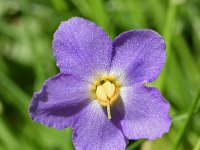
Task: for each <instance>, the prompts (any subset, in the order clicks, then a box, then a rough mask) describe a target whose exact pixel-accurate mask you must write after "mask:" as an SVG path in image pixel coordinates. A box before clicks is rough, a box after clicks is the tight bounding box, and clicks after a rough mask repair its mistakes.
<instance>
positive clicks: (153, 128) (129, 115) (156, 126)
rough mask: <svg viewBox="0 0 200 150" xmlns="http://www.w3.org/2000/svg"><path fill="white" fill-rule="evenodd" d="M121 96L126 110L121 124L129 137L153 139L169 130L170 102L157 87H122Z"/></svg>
mask: <svg viewBox="0 0 200 150" xmlns="http://www.w3.org/2000/svg"><path fill="white" fill-rule="evenodd" d="M121 97H122V99H123V105H124V110H125V112H124V118H123V119H122V121H121V125H122V128H123V132H124V134H125V135H126V136H127V137H128V138H129V139H140V138H147V139H149V140H153V139H155V138H158V137H161V136H162V135H163V134H164V133H166V132H168V131H169V128H170V125H171V119H170V116H169V115H168V111H169V104H168V102H167V101H165V100H164V98H163V97H162V96H161V95H160V92H159V91H158V90H157V89H156V88H152V87H130V86H129V87H122V88H121ZM118 110H119V111H120V109H118Z"/></svg>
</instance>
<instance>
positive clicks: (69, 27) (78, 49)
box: [53, 17, 112, 80]
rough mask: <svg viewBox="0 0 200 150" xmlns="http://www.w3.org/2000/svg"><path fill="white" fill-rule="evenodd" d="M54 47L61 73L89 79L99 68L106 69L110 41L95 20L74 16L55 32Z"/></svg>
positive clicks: (100, 69)
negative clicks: (93, 21)
mask: <svg viewBox="0 0 200 150" xmlns="http://www.w3.org/2000/svg"><path fill="white" fill-rule="evenodd" d="M53 51H54V55H55V57H56V61H57V66H58V67H59V68H60V71H61V73H67V74H73V75H74V76H77V77H79V78H82V79H86V80H89V77H90V76H91V75H94V74H95V73H97V72H98V71H109V67H110V62H111V55H112V41H111V39H110V38H109V36H108V35H107V34H106V33H105V32H104V31H103V30H102V29H101V28H100V27H98V26H97V25H96V24H94V23H92V22H90V21H88V20H85V19H83V18H78V17H73V18H71V19H69V20H68V21H65V22H62V23H61V25H60V26H59V28H58V29H57V31H56V32H55V34H54V39H53Z"/></svg>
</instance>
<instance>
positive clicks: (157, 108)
mask: <svg viewBox="0 0 200 150" xmlns="http://www.w3.org/2000/svg"><path fill="white" fill-rule="evenodd" d="M53 52H54V55H55V58H56V62H57V66H58V67H59V69H60V73H59V74H58V75H57V76H55V77H52V78H50V79H48V80H46V81H45V83H44V86H43V88H42V89H41V91H39V92H36V93H35V94H34V96H33V99H32V102H31V105H30V110H29V112H30V116H31V117H32V119H33V120H35V121H37V122H39V123H41V124H44V125H46V126H49V127H53V128H56V129H64V128H67V127H71V128H73V143H74V146H75V148H76V149H78V150H86V149H87V150H122V149H125V147H126V144H127V143H128V139H140V138H147V139H149V140H153V139H155V138H158V137H161V136H162V135H163V134H164V133H166V132H168V131H169V128H170V125H171V119H170V117H169V115H168V111H169V104H168V103H167V102H166V101H165V100H164V98H163V97H162V96H161V94H160V92H159V91H158V89H156V88H152V87H146V86H145V85H144V84H145V83H148V82H152V81H153V80H155V79H156V78H157V76H158V75H159V73H160V72H161V70H162V67H163V65H164V64H165V58H166V54H165V44H164V41H163V39H162V37H161V36H160V35H159V34H158V33H157V32H155V31H152V30H148V29H145V30H131V31H128V32H124V33H122V34H120V35H119V36H118V37H117V38H116V39H115V40H114V41H112V40H111V39H110V38H109V36H108V35H107V34H106V33H105V32H104V31H103V30H102V29H101V28H100V27H98V26H97V25H95V24H94V23H92V22H90V21H88V20H85V19H82V18H78V17H74V18H71V19H69V20H68V21H66V22H62V23H61V25H60V26H59V28H58V29H57V31H56V32H55V34H54V39H53Z"/></svg>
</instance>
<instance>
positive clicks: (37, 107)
mask: <svg viewBox="0 0 200 150" xmlns="http://www.w3.org/2000/svg"><path fill="white" fill-rule="evenodd" d="M87 89H88V83H87V82H83V81H79V80H77V79H75V78H74V77H72V76H71V75H64V74H59V75H57V76H55V77H53V78H50V79H48V80H47V81H46V82H45V83H44V86H43V88H42V90H41V91H40V92H36V93H35V94H34V96H33V99H32V102H31V105H30V109H29V113H30V116H31V117H32V119H33V120H35V121H37V122H39V123H42V124H44V125H46V126H49V127H53V128H56V129H63V128H66V127H69V126H72V124H73V123H74V121H75V120H76V116H77V113H78V112H79V111H80V110H81V109H82V108H83V107H84V106H85V105H86V104H87V103H88V91H87Z"/></svg>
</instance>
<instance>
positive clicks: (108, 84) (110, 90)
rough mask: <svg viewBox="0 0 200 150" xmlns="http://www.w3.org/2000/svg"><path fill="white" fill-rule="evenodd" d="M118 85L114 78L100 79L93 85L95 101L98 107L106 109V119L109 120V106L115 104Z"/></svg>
mask: <svg viewBox="0 0 200 150" xmlns="http://www.w3.org/2000/svg"><path fill="white" fill-rule="evenodd" d="M119 87H120V85H119V83H117V82H116V80H115V78H114V77H109V76H108V77H102V78H101V79H100V80H97V81H96V82H95V83H94V84H93V88H92V89H93V92H94V95H95V99H96V100H97V101H98V103H99V105H101V106H103V107H106V108H107V116H108V119H109V120H110V119H111V106H113V105H114V104H115V102H116V101H117V99H118V96H119Z"/></svg>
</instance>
